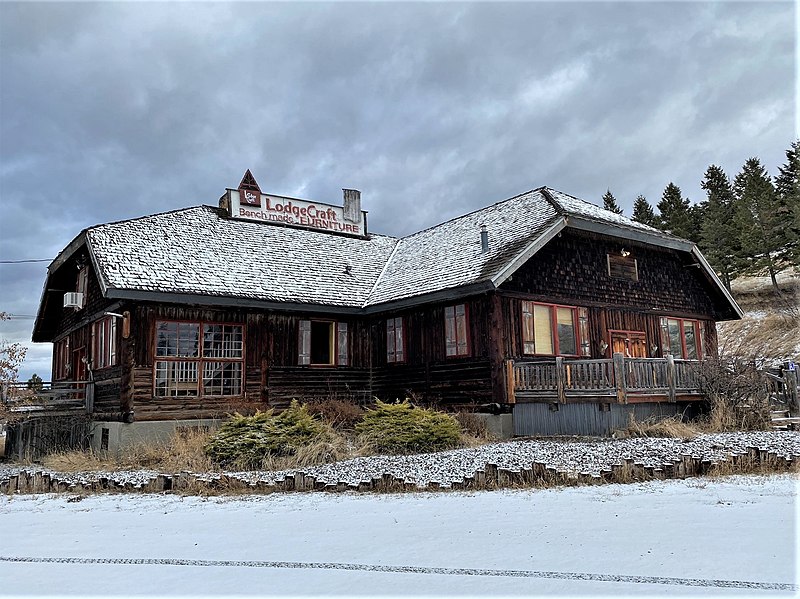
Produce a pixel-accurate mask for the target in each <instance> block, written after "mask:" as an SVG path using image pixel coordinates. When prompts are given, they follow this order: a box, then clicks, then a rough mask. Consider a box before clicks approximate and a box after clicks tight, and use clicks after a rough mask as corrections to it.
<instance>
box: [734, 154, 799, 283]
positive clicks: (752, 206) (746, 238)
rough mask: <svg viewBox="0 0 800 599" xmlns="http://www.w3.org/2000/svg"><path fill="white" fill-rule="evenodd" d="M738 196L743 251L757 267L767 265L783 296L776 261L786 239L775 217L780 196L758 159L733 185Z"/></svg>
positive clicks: (748, 162) (748, 163) (743, 171)
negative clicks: (779, 285) (776, 276)
mask: <svg viewBox="0 0 800 599" xmlns="http://www.w3.org/2000/svg"><path fill="white" fill-rule="evenodd" d="M733 191H734V193H735V195H736V201H737V204H738V205H737V211H736V219H737V225H738V228H739V230H740V233H741V241H742V252H743V254H744V256H745V257H747V258H750V259H752V260H754V262H755V264H766V266H767V269H768V270H769V276H770V279H771V280H772V286H773V287H774V288H775V291H776V293H780V289H779V288H778V282H777V281H776V280H775V270H776V268H775V258H776V257H777V255H778V254H779V253H780V252H782V251H785V249H786V245H787V243H786V242H787V240H786V238H785V236H784V235H782V230H781V228H780V226H779V223H780V218H779V217H778V215H777V214H776V212H775V211H776V209H777V207H778V202H777V201H776V200H777V194H776V193H775V188H774V187H773V185H772V179H771V178H770V176H769V175H768V174H767V171H766V170H765V169H764V167H763V166H762V165H761V161H759V159H758V158H750V159H749V160H748V161H747V162H745V164H744V166H743V167H742V171H741V172H740V173H739V174H738V175H736V179H734V183H733Z"/></svg>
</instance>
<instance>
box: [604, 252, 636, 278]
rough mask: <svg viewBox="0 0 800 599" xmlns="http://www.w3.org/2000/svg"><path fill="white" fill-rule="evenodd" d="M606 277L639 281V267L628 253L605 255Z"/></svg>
mask: <svg viewBox="0 0 800 599" xmlns="http://www.w3.org/2000/svg"><path fill="white" fill-rule="evenodd" d="M607 258H608V276H610V277H611V278H612V279H624V280H626V281H638V280H639V265H638V264H637V263H636V258H634V257H633V256H631V255H630V253H629V252H627V251H625V250H622V254H621V255H620V254H607Z"/></svg>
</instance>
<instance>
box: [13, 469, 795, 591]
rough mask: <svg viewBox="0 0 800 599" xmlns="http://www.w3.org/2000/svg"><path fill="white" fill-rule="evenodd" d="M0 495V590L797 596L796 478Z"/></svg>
mask: <svg viewBox="0 0 800 599" xmlns="http://www.w3.org/2000/svg"><path fill="white" fill-rule="evenodd" d="M76 499H77V498H76V497H72V498H70V497H69V496H65V495H28V496H12V497H2V498H0V534H2V549H0V581H2V584H0V595H3V596H8V595H12V596H31V595H35V596H43V595H59V596H62V595H71V596H81V597H88V596H110V595H114V596H132V595H147V596H163V595H184V596H231V595H234V596H263V595H269V596H276V595H277V596H289V595H291V596H298V595H303V596H318V595H339V596H376V595H378V596H408V595H415V596H445V595H449V596H470V595H474V596H539V595H548V594H559V595H567V596H586V595H589V596H597V595H605V596H614V595H640V594H650V595H672V596H694V595H714V596H746V597H749V596H794V595H796V594H797V592H798V588H799V587H798V578H797V576H798V575H797V565H796V561H797V557H798V542H797V525H796V516H797V514H796V505H795V504H796V499H797V479H795V478H794V477H792V476H790V475H780V476H770V477H755V476H747V477H745V476H739V477H728V478H724V479H722V478H718V479H709V478H696V479H687V480H683V481H680V480H672V481H653V482H649V483H642V484H632V485H605V486H587V487H571V488H562V489H546V490H536V489H527V490H519V491H498V492H474V493H461V492H443V493H413V494H411V493H410V494H399V495H379V494H341V495H330V494H321V493H313V494H307V493H302V494H301V493H280V494H272V495H266V496H243V497H241V498H232V497H215V498H205V499H204V498H199V497H180V496H176V495H138V494H137V495H121V494H115V495H95V496H89V497H86V498H83V499H80V500H76Z"/></svg>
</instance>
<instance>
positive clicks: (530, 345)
mask: <svg viewBox="0 0 800 599" xmlns="http://www.w3.org/2000/svg"><path fill="white" fill-rule="evenodd" d="M586 322H587V321H586V313H585V309H583V308H575V307H573V306H559V305H555V304H539V303H536V302H528V301H523V302H522V351H523V353H525V354H529V355H545V356H577V355H578V354H579V352H580V353H581V354H582V355H586V354H587V352H588V351H589V346H588V344H581V343H580V335H579V331H580V329H581V328H588V327H587V324H586Z"/></svg>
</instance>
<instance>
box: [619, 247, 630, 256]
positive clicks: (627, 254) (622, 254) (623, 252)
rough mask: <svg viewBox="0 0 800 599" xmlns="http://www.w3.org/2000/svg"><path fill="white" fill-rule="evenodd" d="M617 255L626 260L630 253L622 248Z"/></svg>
mask: <svg viewBox="0 0 800 599" xmlns="http://www.w3.org/2000/svg"><path fill="white" fill-rule="evenodd" d="M619 253H620V255H621V256H622V257H623V258H627V257H628V256H630V255H631V253H630V252H629V251H628V250H626V249H625V248H622V249H621V250H620V252H619Z"/></svg>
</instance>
